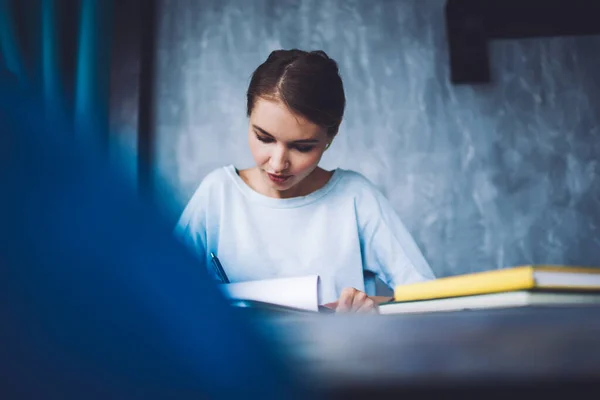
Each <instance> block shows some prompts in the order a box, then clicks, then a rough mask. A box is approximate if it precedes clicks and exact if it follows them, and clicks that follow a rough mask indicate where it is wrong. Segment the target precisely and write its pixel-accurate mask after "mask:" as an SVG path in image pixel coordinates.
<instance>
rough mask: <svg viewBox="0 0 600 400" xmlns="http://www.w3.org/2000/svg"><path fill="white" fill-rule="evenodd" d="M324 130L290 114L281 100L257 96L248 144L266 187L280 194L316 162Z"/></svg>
mask: <svg viewBox="0 0 600 400" xmlns="http://www.w3.org/2000/svg"><path fill="white" fill-rule="evenodd" d="M329 141H330V138H329V137H328V135H327V131H326V130H325V129H324V128H322V127H320V126H318V125H315V124H313V123H312V122H310V121H308V120H306V119H305V118H303V117H301V116H298V115H296V114H293V113H292V112H291V111H290V110H289V109H288V108H287V107H286V106H285V105H284V104H283V103H282V102H280V101H277V100H266V99H262V98H259V99H258V100H257V101H256V103H255V104H254V109H253V110H252V113H251V114H250V124H249V129H248V143H249V144H250V151H251V152H252V156H253V157H254V161H255V162H256V165H257V167H258V169H259V171H260V175H261V178H262V179H263V180H264V183H265V184H266V185H267V186H266V187H267V188H269V189H270V190H274V191H276V192H278V193H279V196H281V197H288V196H285V195H284V193H285V192H286V191H289V190H290V189H291V188H293V187H295V186H296V185H298V183H300V182H302V181H303V180H304V179H305V178H306V177H307V176H309V175H310V174H311V172H313V171H314V170H315V168H316V167H317V165H318V164H319V161H320V160H321V156H322V155H323V152H324V151H325V148H326V145H327V144H328V143H329Z"/></svg>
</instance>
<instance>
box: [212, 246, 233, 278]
mask: <svg viewBox="0 0 600 400" xmlns="http://www.w3.org/2000/svg"><path fill="white" fill-rule="evenodd" d="M210 257H211V258H212V263H213V265H214V266H215V270H216V271H217V276H218V277H219V279H220V280H221V282H223V283H229V278H227V274H226V273H225V270H224V269H223V266H222V265H221V262H220V261H219V259H218V258H217V256H215V254H214V253H212V252H211V253H210Z"/></svg>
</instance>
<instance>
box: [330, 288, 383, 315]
mask: <svg viewBox="0 0 600 400" xmlns="http://www.w3.org/2000/svg"><path fill="white" fill-rule="evenodd" d="M388 300H389V298H387V297H379V296H373V297H369V296H367V294H366V293H365V292H361V291H360V290H357V289H354V288H351V287H348V288H345V289H344V290H342V293H341V294H340V299H339V300H338V301H336V302H334V303H329V304H325V306H327V307H329V308H333V309H335V311H336V312H360V313H369V312H371V313H373V312H374V313H376V312H377V305H378V304H379V303H382V302H384V301H388Z"/></svg>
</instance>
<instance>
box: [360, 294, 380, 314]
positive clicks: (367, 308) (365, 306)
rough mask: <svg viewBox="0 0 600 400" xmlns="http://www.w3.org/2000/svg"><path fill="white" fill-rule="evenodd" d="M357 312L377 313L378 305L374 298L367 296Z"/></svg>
mask: <svg viewBox="0 0 600 400" xmlns="http://www.w3.org/2000/svg"><path fill="white" fill-rule="evenodd" d="M356 312H359V313H377V312H378V311H377V305H376V304H375V301H374V300H373V299H371V298H370V297H367V299H366V300H365V301H364V302H363V303H362V305H361V306H360V307H359V308H358V310H357V311H356Z"/></svg>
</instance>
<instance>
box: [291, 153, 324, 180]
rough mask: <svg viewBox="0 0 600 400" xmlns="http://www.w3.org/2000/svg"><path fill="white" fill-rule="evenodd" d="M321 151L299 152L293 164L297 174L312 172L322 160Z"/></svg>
mask: <svg viewBox="0 0 600 400" xmlns="http://www.w3.org/2000/svg"><path fill="white" fill-rule="evenodd" d="M321 155H322V154H321V153H318V152H314V153H310V154H299V155H297V156H296V157H295V158H294V160H293V161H292V166H293V168H294V170H295V171H296V175H302V174H304V173H306V174H307V173H310V172H311V171H312V170H313V169H315V168H316V166H317V165H318V164H319V161H320V160H321Z"/></svg>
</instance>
